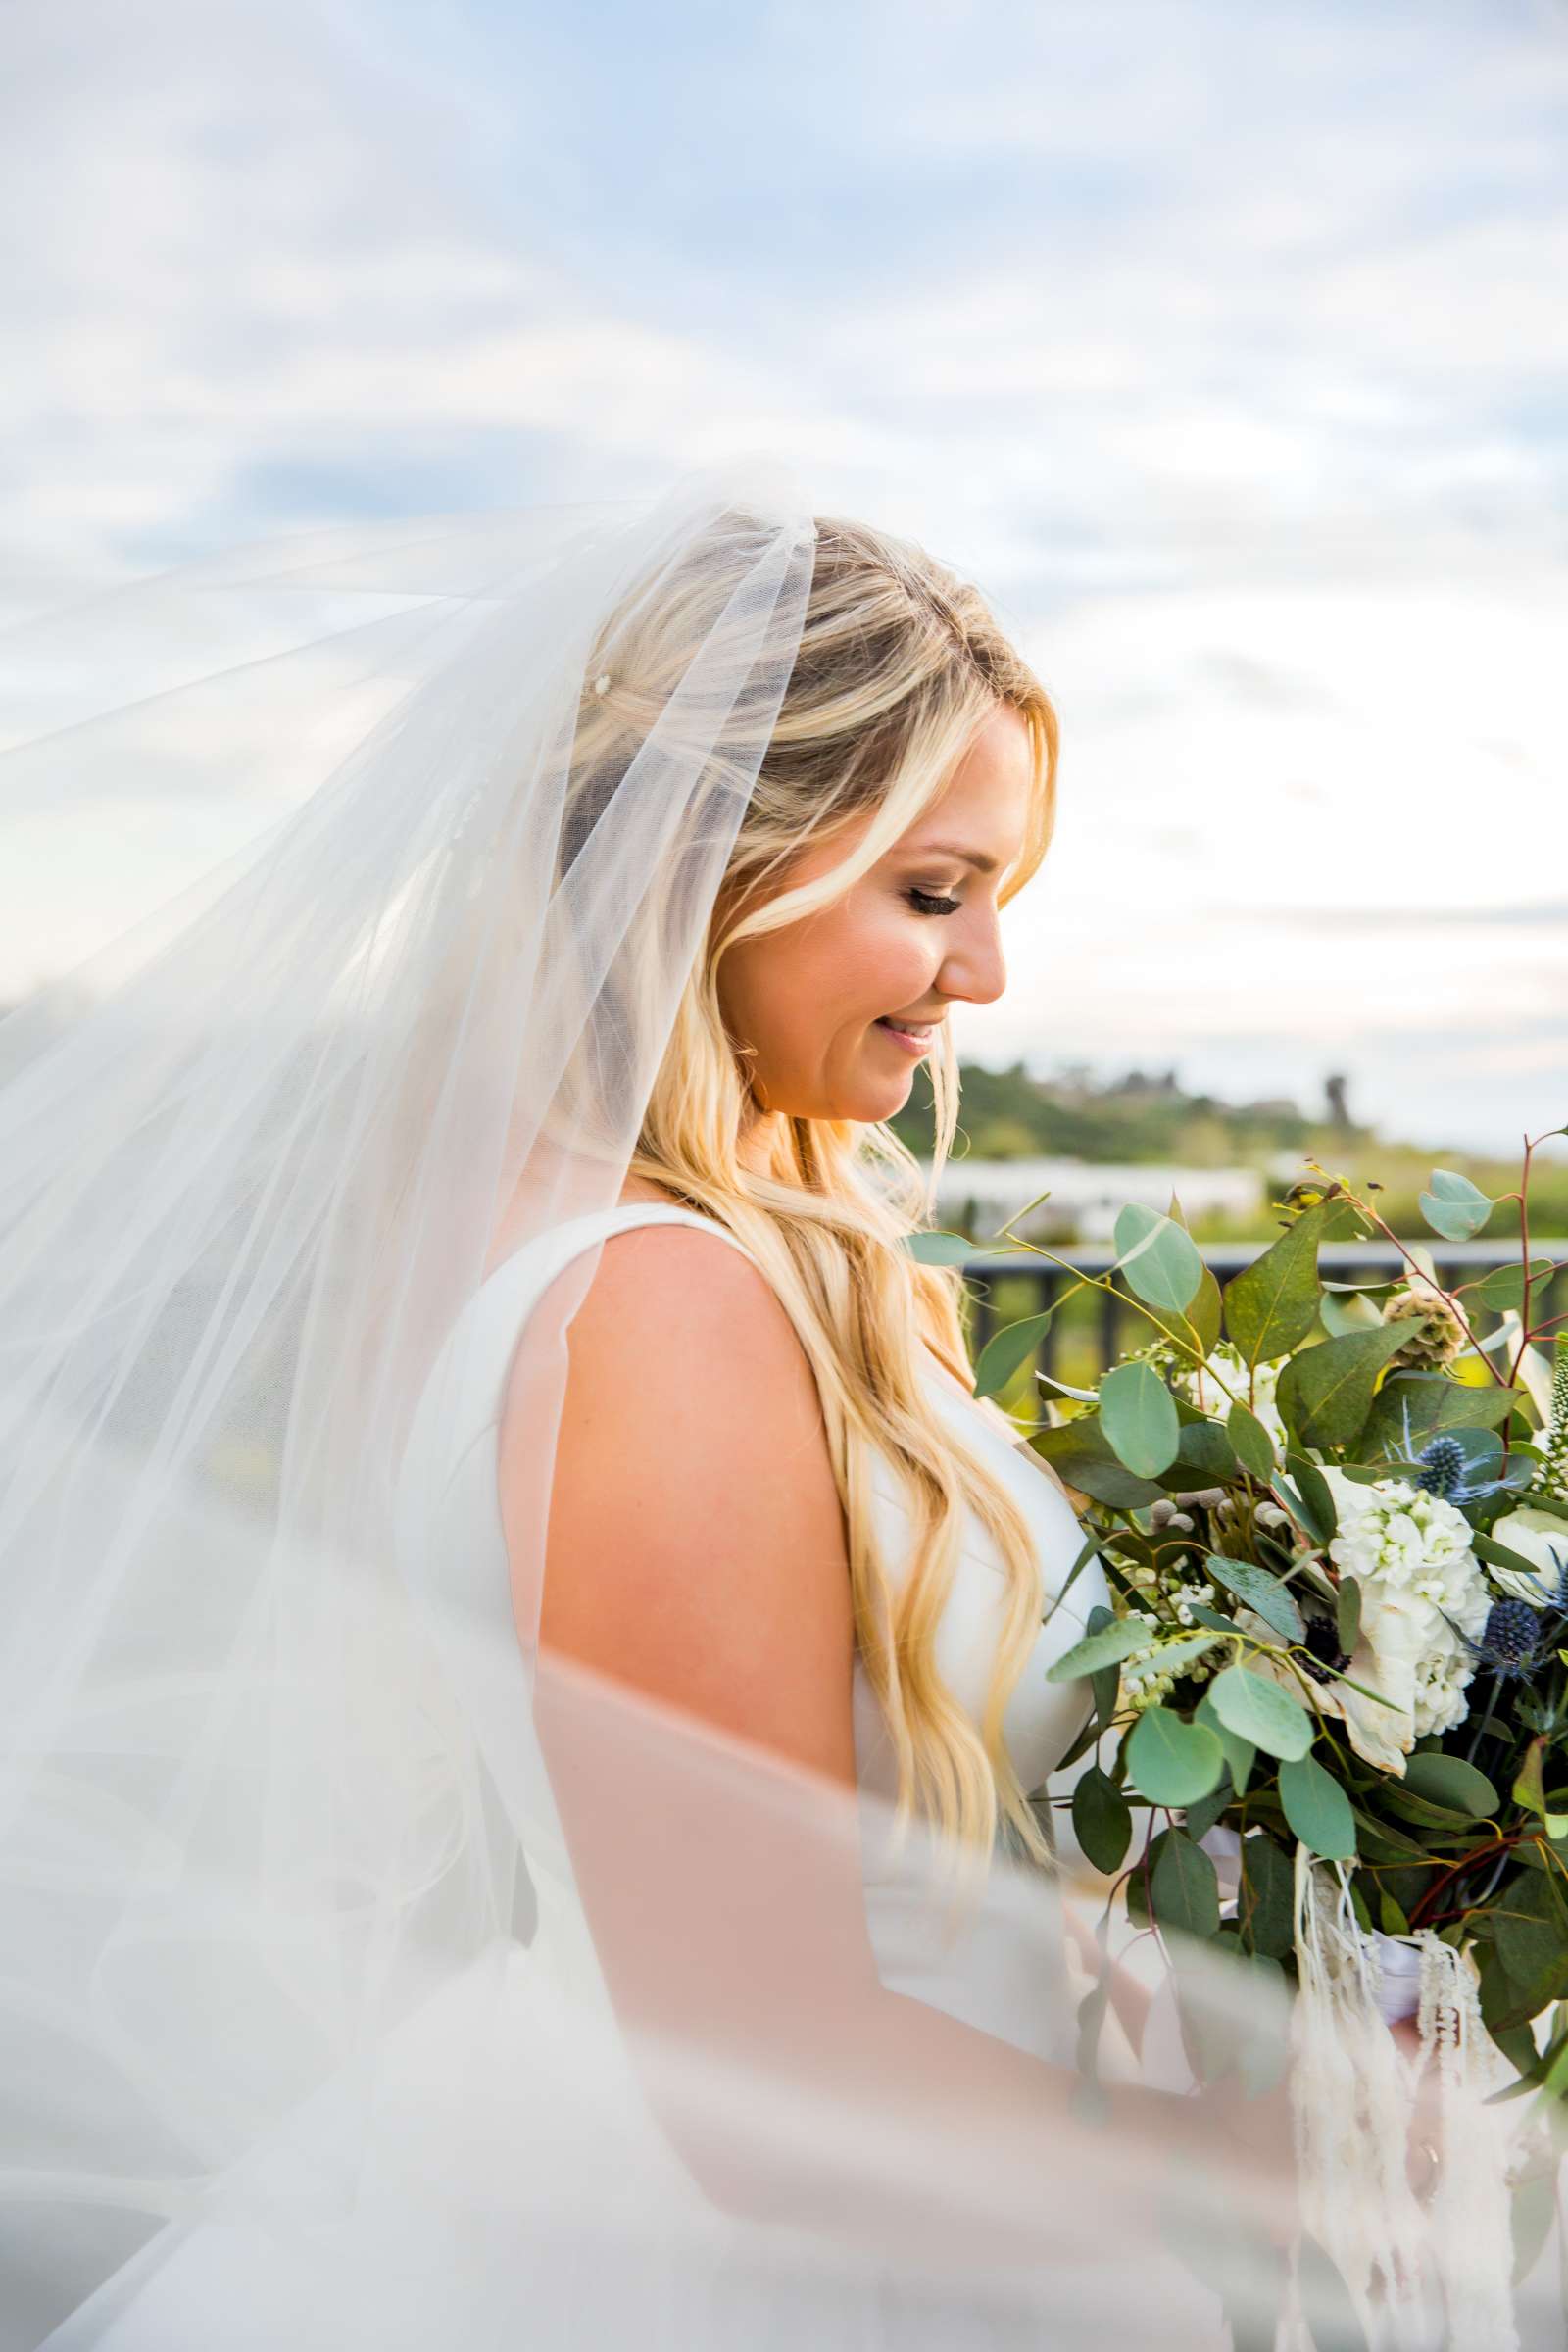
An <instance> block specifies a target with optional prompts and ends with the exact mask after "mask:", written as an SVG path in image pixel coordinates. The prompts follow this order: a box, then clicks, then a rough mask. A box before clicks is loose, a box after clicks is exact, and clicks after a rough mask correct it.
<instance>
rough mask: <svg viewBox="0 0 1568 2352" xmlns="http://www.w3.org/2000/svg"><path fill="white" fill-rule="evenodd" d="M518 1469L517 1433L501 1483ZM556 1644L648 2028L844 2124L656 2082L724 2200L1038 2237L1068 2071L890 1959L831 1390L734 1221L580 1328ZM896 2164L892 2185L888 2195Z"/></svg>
mask: <svg viewBox="0 0 1568 2352" xmlns="http://www.w3.org/2000/svg"><path fill="white" fill-rule="evenodd" d="M509 1428H510V1419H509ZM516 1467H517V1448H515V1447H514V1446H511V1445H509V1442H508V1433H507V1431H506V1430H504V1432H503V1447H502V1478H503V1490H504V1495H505V1491H506V1488H507V1484H508V1480H509V1477H510V1476H511V1475H512V1473H513V1471H514V1470H515V1468H516ZM541 1643H542V1650H541V1674H540V1682H539V1689H538V1693H537V1702H536V1703H537V1722H538V1726H539V1732H540V1738H541V1742H542V1744H543V1746H544V1750H545V1754H546V1758H547V1761H548V1763H549V1767H550V1772H551V1779H552V1784H553V1786H554V1789H555V1791H556V1795H557V1801H558V1804H559V1807H560V1811H561V1815H562V1820H563V1825H564V1829H565V1832H566V1836H567V1838H568V1840H569V1842H570V1847H571V1853H572V1860H573V1866H574V1868H575V1870H576V1873H577V1876H578V1880H579V1884H580V1886H581V1888H582V1892H583V1897H584V1901H585V1903H586V1906H587V1910H588V1915H589V1920H590V1924H591V1926H592V1929H593V1933H594V1937H595V1942H596V1946H597V1948H598V1950H599V1953H600V1956H601V1961H602V1965H603V1967H604V1969H605V1974H606V1978H607V1980H608V1982H609V1984H610V1986H611V1989H612V1993H613V1998H614V2001H615V2005H616V2009H617V2013H618V2014H619V2015H620V2016H621V2018H622V2019H623V2021H624V2022H625V2023H626V2025H627V2027H628V2029H629V2030H630V2031H631V2033H632V2034H633V2037H634V2040H635V2041H636V2043H637V2045H638V2047H639V2050H640V2051H641V2052H645V2053H646V2052H653V2053H656V2054H657V2053H658V2052H660V2051H672V2052H674V2053H676V2054H677V2055H678V2053H680V2052H681V2051H682V2050H683V2049H698V2050H701V2051H703V2052H704V2053H706V2054H708V2055H709V2056H710V2057H714V2056H716V2057H717V2058H718V2059H719V2060H720V2062H721V2067H720V2072H721V2076H722V2077H723V2079H725V2080H727V2081H728V2082H730V2083H732V2084H743V2083H745V2082H746V2081H747V2080H748V2077H749V2076H752V2077H755V2076H756V2074H757V2073H758V2071H759V2070H760V2073H761V2077H762V2079H763V2081H765V2082H766V2083H767V2084H768V2085H770V2086H771V2087H772V2088H774V2089H780V2088H782V2087H783V2086H786V2085H787V2086H789V2087H790V2089H791V2091H792V2092H793V2093H795V2094H797V2095H801V2096H804V2097H805V2098H807V2099H809V2100H811V2101H814V2102H815V2113H816V2115H817V2117H818V2119H819V2122H820V2124H821V2127H822V2128H821V2130H820V2131H816V2132H813V2133H812V2134H811V2135H810V2156H809V2161H808V2162H802V2161H799V2160H797V2158H796V2157H795V2156H794V2155H793V2154H792V2153H791V2152H790V2150H789V2149H788V2148H786V2147H783V2146H780V2147H773V2146H771V2145H769V2144H768V2143H767V2142H766V2141H765V2140H763V2139H761V2138H760V2135H759V2134H758V2133H757V2132H756V2131H754V2130H751V2129H748V2128H746V2119H745V2118H744V2117H740V2118H738V2117H737V2116H736V2114H735V2113H734V2112H733V2110H726V2106H725V2102H724V2100H723V2099H722V2098H720V2099H719V2100H718V2101H717V2102H716V2104H715V2103H713V2102H709V2103H708V2104H706V2105H704V2104H702V2102H701V2100H699V2103H698V2105H697V2106H695V2107H694V2106H693V2105H692V2104H691V2103H690V2102H689V2101H688V2100H687V2099H686V2096H685V2093H684V2090H683V2083H684V2082H686V2081H687V2080H688V2079H689V2080H690V2081H691V2082H702V2081H704V2080H705V2078H704V2077H703V2076H702V2074H701V2072H700V2070H698V2069H696V2068H692V2069H688V2070H685V2071H684V2073H683V2070H682V2068H681V2067H680V2066H679V2064H678V2063H677V2064H676V2065H673V2066H671V2067H670V2068H669V2069H668V2071H667V2073H666V2074H665V2075H663V2076H662V2079H660V2080H658V2081H650V2082H649V2085H648V2087H649V2091H650V2096H651V2097H652V2098H653V2100H654V2103H655V2105H656V2106H657V2108H658V2110H659V2112H660V2114H661V2116H662V2121H663V2123H664V2126H665V2129H666V2131H668V2132H669V2135H670V2137H671V2139H672V2140H674V2141H675V2142H676V2144H678V2145H679V2146H680V2148H681V2150H682V2153H683V2155H684V2156H685V2158H686V2160H687V2162H688V2164H689V2165H690V2167H691V2169H692V2171H693V2172H694V2174H695V2175H696V2176H697V2177H698V2178H699V2179H700V2180H702V2181H703V2184H704V2186H705V2188H706V2189H707V2190H708V2192H709V2193H710V2194H711V2196H712V2197H713V2198H714V2200H715V2202H718V2203H720V2204H725V2205H730V2206H734V2207H738V2208H740V2209H742V2210H746V2211H753V2212H760V2213H765V2214H767V2215H768V2216H770V2217H772V2218H776V2219H785V2218H788V2219H794V2220H797V2221H809V2222H811V2223H815V2224H818V2225H824V2226H827V2227H832V2228H840V2227H841V2228H844V2229H849V2230H850V2231H851V2232H852V2234H856V2235H858V2236H861V2237H863V2235H864V2233H865V2231H866V2229H872V2230H873V2231H876V2232H881V2233H886V2234H887V2236H888V2238H889V2241H890V2242H897V2243H900V2244H905V2245H909V2244H916V2243H918V2242H919V2241H920V2239H921V2235H922V2232H926V2231H930V2230H933V2229H935V2230H939V2231H951V2229H953V2226H954V2224H953V2212H954V2203H955V2197H956V2195H957V2194H961V2193H963V2191H962V2189H961V2188H960V2183H963V2184H968V2186H969V2188H970V2191H971V2195H972V2201H971V2206H970V2210H969V2211H968V2213H967V2214H966V2215H965V2217H964V2222H963V2236H962V2247H963V2252H964V2253H965V2255H970V2254H974V2253H977V2252H979V2251H980V2250H981V2249H982V2247H983V2249H984V2251H985V2253H986V2255H987V2257H988V2258H989V2259H992V2260H999V2259H1000V2260H1008V2259H1010V2260H1026V2261H1027V2260H1037V2259H1040V2258H1041V2256H1042V2255H1043V2254H1044V2253H1045V2252H1046V2251H1048V2241H1047V2237H1046V2235H1045V2228H1046V2225H1047V2223H1048V2219H1049V2216H1048V2213H1047V2211H1046V2209H1045V2208H1044V2207H1043V2205H1042V2200H1041V2194H1040V2189H1041V2184H1042V2183H1043V2182H1048V2181H1050V2180H1052V2179H1053V2177H1054V2173H1055V2172H1056V2171H1057V2170H1058V2169H1059V2134H1060V2131H1061V2129H1062V2120H1063V2117H1064V2114H1065V2110H1066V2104H1067V2100H1068V2096H1069V2094H1070V2090H1071V2087H1072V2084H1071V2079H1070V2078H1069V2077H1068V2076H1066V2075H1065V2074H1063V2073H1061V2072H1060V2071H1059V2070H1057V2069H1054V2068H1052V2067H1049V2066H1047V2065H1044V2064H1042V2063H1041V2062H1040V2061H1038V2060H1036V2059H1033V2058H1031V2057H1029V2056H1028V2055H1027V2054H1025V2053H1023V2052H1021V2051H1019V2050H1017V2049H1015V2048H1014V2047H1013V2046H1012V2045H1011V2044H1009V2043H1006V2042H1004V2041H1001V2040H999V2039H997V2038H995V2037H993V2036H992V2035H989V2034H984V2033H981V2032H978V2031H976V2030H975V2029H973V2028H971V2027H969V2026H966V2025H963V2024H960V2023H959V2022H957V2021H956V2020H955V2019H953V2018H951V2017H949V2016H947V2015H946V2014H945V2013H943V2012H942V2011H940V2010H938V2009H935V2008H932V2007H930V2006H929V2005H927V2004H925V2003H922V2002H920V2001H917V2000H913V1999H910V1998H907V1996H905V1995H902V1994H898V1993H889V1992H888V1991H887V1990H886V1989H885V1988H884V1987H883V1986H882V1985H881V1983H880V1981H879V1979H878V1976H877V1970H876V1964H875V1957H874V1954H873V1952H872V1949H871V1946H870V1942H869V1937H868V1934H867V1929H866V1918H865V1906H864V1895H863V1887H862V1883H861V1879H860V1875H859V1867H858V1847H857V1844H856V1840H855V1836H854V1825H853V1803H852V1801H851V1799H852V1795H853V1790H854V1785H855V1753H854V1739H853V1728H852V1713H851V1688H852V1685H851V1672H852V1665H853V1659H854V1622H853V1614H852V1610H851V1603H850V1590H849V1571H848V1562H847V1557H846V1549H845V1539H844V1530H843V1524H842V1518H841V1514H840V1510H839V1504H838V1496H837V1490H836V1487H835V1485H834V1481H833V1477H832V1470H831V1465H830V1462H829V1459H828V1452H827V1444H826V1438H825V1434H824V1431H823V1428H822V1422H821V1415H820V1407H819V1404H818V1400H817V1397H816V1391H815V1386H814V1382H813V1380H812V1377H811V1374H810V1369H809V1364H808V1363H807V1360H806V1357H805V1355H804V1352H803V1351H802V1349H801V1348H800V1345H799V1343H798V1341H797V1339H796V1337H795V1334H794V1332H793V1330H792V1328H791V1326H790V1324H789V1321H788V1318H787V1317H786V1315H785V1314H784V1311H783V1308H782V1306H781V1305H780V1303H779V1301H778V1300H777V1299H776V1298H775V1296H774V1294H773V1293H772V1291H771V1289H770V1288H769V1286H768V1285H767V1284H766V1282H765V1281H764V1279H763V1278H762V1276H761V1275H760V1273H759V1272H758V1270H757V1269H756V1268H755V1267H754V1266H752V1265H751V1264H750V1262H749V1261H748V1260H746V1259H745V1258H744V1257H742V1256H741V1255H740V1253H739V1252H737V1251H734V1250H730V1249H729V1248H727V1247H726V1245H724V1244H723V1243H722V1242H717V1241H714V1240H712V1239H710V1238H707V1237H705V1236H702V1235H700V1234H697V1233H693V1232H690V1231H682V1230H679V1229H670V1228H662V1229H661V1228H645V1229H643V1230H641V1231H638V1232H633V1233H631V1234H628V1235H624V1236H621V1237H618V1238H617V1239H615V1240H613V1241H612V1242H611V1243H609V1244H607V1245H606V1247H605V1249H604V1251H603V1255H602V1258H601V1262H600V1267H599V1270H598V1273H597V1275H596V1277H595V1280H594V1282H593V1285H592V1287H591V1290H590V1292H589V1295H588V1297H587V1299H586V1300H585V1302H584V1304H583V1306H582V1308H581V1309H580V1311H579V1312H578V1314H577V1316H576V1318H575V1320H574V1322H573V1324H572V1326H571V1330H570V1339H569V1374H568V1380H567V1389H566V1397H565V1402H564V1410H563V1420H562V1430H561V1438H560V1446H559V1451H558V1455H557V1464H556V1474H555V1481H554V1488H553V1492H552V1497H551V1508H550V1520H549V1540H548V1567H547V1576H546V1585H545V1596H544V1609H543V1619H542V1627H541ZM584 1669H586V1670H588V1672H587V1679H586V1680H585V1678H584V1676H583V1673H582V1671H581V1670H584ZM597 1676H603V1677H609V1678H612V1680H613V1682H614V1683H622V1684H630V1685H632V1686H633V1687H634V1688H635V1689H636V1690H638V1691H641V1692H642V1693H644V1694H645V1695H646V1696H647V1697H649V1698H651V1699H653V1700H655V1701H656V1702H659V1703H660V1706H661V1707H662V1708H663V1709H665V1710H669V1713H668V1716H667V1721H668V1722H669V1724H671V1725H674V1724H676V1723H678V1722H680V1721H682V1720H684V1721H685V1722H687V1723H689V1722H690V1719H691V1718H694V1717H695V1718H696V1719H697V1720H698V1723H699V1724H700V1725H706V1726H708V1727H711V1729H712V1730H715V1731H717V1732H719V1733H721V1734H723V1735H726V1736H727V1737H728V1738H729V1739H730V1740H736V1739H738V1740H742V1741H746V1742H750V1743H751V1756H755V1762H753V1761H752V1760H751V1756H749V1755H748V1752H747V1750H745V1749H736V1748H734V1747H720V1746H718V1745H717V1744H716V1743H715V1744H712V1745H711V1746H710V1747H705V1746H704V1744H703V1742H702V1741H701V1740H698V1741H697V1742H695V1743H694V1742H693V1740H692V1739H691V1737H690V1735H689V1733H688V1734H686V1735H684V1736H680V1737H676V1736H674V1735H673V1734H671V1736H669V1737H668V1738H664V1739H662V1738H661V1737H660V1736H659V1729H658V1727H659V1723H660V1721H661V1720H662V1718H661V1717H660V1716H659V1714H658V1713H657V1712H656V1713H655V1714H654V1715H652V1716H648V1715H643V1716H642V1717H641V1724H642V1728H641V1729H639V1728H638V1725H637V1724H635V1723H634V1724H631V1725H628V1724H627V1722H626V1720H625V1717H624V1712H623V1711H617V1710H616V1709H615V1708H614V1707H613V1704H607V1705H604V1706H603V1707H601V1708H600V1709H599V1710H597V1711H596V1710H595V1707H594V1706H593V1704H592V1702H591V1695H590V1697H589V1698H588V1699H587V1701H586V1702H585V1697H584V1694H585V1692H590V1693H591V1687H592V1679H593V1678H594V1677H597ZM606 1688H608V1686H606ZM781 1772H782V1774H783V1776H784V1778H783V1779H782V1780H781ZM780 1789H786V1790H787V1796H786V1798H785V1800H784V1801H782V1802H781V1801H778V1797H777V1791H779V1790H780ZM707 2080H708V2081H710V2082H711V2076H710V2077H709V2078H707ZM1116 2097H1117V2100H1118V2103H1119V2104H1120V2107H1121V2110H1122V2113H1123V2114H1124V2115H1127V2116H1129V2117H1130V2116H1134V2115H1136V2116H1138V2117H1140V2118H1142V2119H1144V2120H1145V2121H1146V2123H1147V2124H1148V2125H1150V2126H1156V2125H1157V2127H1158V2128H1160V2129H1161V2130H1162V2131H1164V2132H1166V2133H1167V2134H1168V2133H1169V2132H1170V2131H1172V2128H1173V2127H1174V2128H1175V2129H1177V2130H1180V2131H1188V2130H1190V2131H1192V2132H1193V2134H1194V2135H1195V2137H1196V2135H1197V2134H1198V2133H1199V2132H1200V2131H1201V2130H1202V2129H1203V2126H1202V2125H1201V2123H1200V2119H1199V2117H1198V2116H1197V2115H1195V2113H1194V2107H1195V2104H1196V2103H1195V2102H1192V2101H1182V2102H1179V2103H1178V2102H1175V2101H1172V2100H1170V2099H1168V2098H1164V2097H1162V2096H1161V2095H1160V2094H1157V2093H1150V2092H1141V2091H1136V2090H1134V2091H1128V2092H1125V2093H1121V2092H1118V2093H1117V2094H1116ZM835 2117H848V2118H851V2119H855V2118H858V2119H859V2120H860V2121H861V2122H862V2123H873V2122H874V2124H875V2125H876V2127H877V2129H878V2132H879V2137H881V2136H882V2135H891V2144H892V2145H894V2146H896V2147H898V2148H899V2149H901V2150H902V2151H903V2153H904V2156H905V2157H906V2158H907V2162H905V2163H904V2164H903V2166H902V2170H901V2166H900V2164H899V2163H898V2162H897V2161H895V2163H894V2165H893V2168H892V2172H891V2173H890V2172H888V2171H887V2169H886V2168H885V2165H882V2164H879V2165H877V2166H873V2165H871V2164H870V2163H868V2162H867V2161H866V2152H865V2150H864V2149H863V2148H862V2147H860V2145H859V2144H858V2141H857V2140H856V2138H855V2135H854V2132H853V2131H850V2132H849V2133H848V2134H847V2135H845V2136H843V2137H842V2139H841V2140H836V2139H835V2134H834V2131H833V2130H832V2128H831V2119H834V2118H835ZM1210 2128H1211V2127H1210ZM1188 2144H1191V2142H1189V2143H1188ZM1224 2144H1225V2147H1226V2151H1227V2153H1228V2154H1230V2155H1231V2156H1232V2157H1234V2148H1235V2143H1234V2141H1233V2140H1231V2139H1230V2138H1229V2137H1228V2136H1227V2137H1226V2138H1225V2143H1224ZM884 2154H885V2147H884ZM895 2178H896V2179H898V2180H899V2186H898V2189H897V2193H896V2194H895V2193H893V2192H892V2191H891V2190H878V2189H875V2188H873V2186H872V2183H873V2181H876V2180H891V2179H895ZM922 2197H924V2198H927V2199H928V2200H929V2207H928V2209H927V2208H925V2207H923V2206H922ZM1009 2197H1010V2199H1012V2200H1015V2202H1014V2203H1012V2204H1011V2205H1009Z"/></svg>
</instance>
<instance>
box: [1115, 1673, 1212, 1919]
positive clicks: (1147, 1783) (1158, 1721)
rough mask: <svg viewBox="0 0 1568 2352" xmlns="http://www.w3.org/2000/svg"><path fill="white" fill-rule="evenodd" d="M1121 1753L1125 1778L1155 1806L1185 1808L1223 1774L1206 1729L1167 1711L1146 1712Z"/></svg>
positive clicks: (1145, 1710) (1210, 1733) (1165, 1709)
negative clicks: (1181, 1806) (1124, 1757)
mask: <svg viewBox="0 0 1568 2352" xmlns="http://www.w3.org/2000/svg"><path fill="white" fill-rule="evenodd" d="M1125 1752H1126V1756H1127V1772H1128V1777H1129V1778H1130V1779H1131V1781H1132V1783H1133V1786H1134V1787H1135V1788H1136V1789H1141V1790H1142V1792H1143V1794H1144V1795H1145V1796H1147V1797H1148V1798H1149V1800H1150V1803H1151V1804H1154V1805H1190V1804H1192V1803H1193V1802H1194V1801H1195V1800H1196V1799H1197V1798H1198V1797H1201V1796H1206V1795H1207V1794H1208V1792H1209V1790H1210V1789H1212V1788H1214V1787H1215V1785H1216V1783H1217V1782H1218V1781H1219V1779H1220V1777H1221V1775H1222V1774H1223V1772H1224V1770H1225V1751H1224V1749H1223V1748H1222V1747H1221V1745H1220V1743H1219V1740H1217V1739H1216V1737H1215V1735H1214V1734H1213V1733H1212V1732H1211V1731H1210V1730H1209V1729H1208V1727H1207V1725H1206V1724H1201V1723H1188V1722H1187V1721H1185V1720H1184V1718H1183V1717H1182V1716H1180V1715H1178V1714H1177V1713H1176V1712H1175V1710H1174V1709H1173V1708H1170V1707H1146V1708H1145V1709H1144V1711H1143V1713H1142V1714H1141V1715H1140V1716H1139V1718H1138V1721H1137V1722H1136V1723H1135V1724H1134V1725H1133V1728H1132V1731H1131V1733H1130V1735H1129V1736H1128V1740H1127V1746H1126V1751H1125ZM1217 1924H1218V1923H1217V1921H1216V1925H1217Z"/></svg>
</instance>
